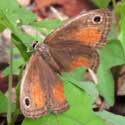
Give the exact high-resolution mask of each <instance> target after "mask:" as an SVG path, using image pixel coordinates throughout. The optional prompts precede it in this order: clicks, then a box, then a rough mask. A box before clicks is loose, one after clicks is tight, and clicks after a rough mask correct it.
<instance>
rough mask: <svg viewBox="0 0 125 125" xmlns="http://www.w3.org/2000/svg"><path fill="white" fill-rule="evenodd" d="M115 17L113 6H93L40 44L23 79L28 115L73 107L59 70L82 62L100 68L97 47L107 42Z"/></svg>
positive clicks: (22, 96)
mask: <svg viewBox="0 0 125 125" xmlns="http://www.w3.org/2000/svg"><path fill="white" fill-rule="evenodd" d="M111 20H112V16H111V12H110V11H109V10H107V9H97V10H93V11H90V12H87V13H85V14H81V15H79V16H77V17H75V18H73V19H71V20H70V21H69V22H67V23H66V24H64V25H63V26H62V27H60V28H58V29H56V30H55V31H54V32H53V33H51V34H50V35H49V36H48V37H47V38H46V39H45V41H44V44H36V46H35V48H36V52H35V53H33V55H32V56H31V58H30V59H29V62H28V65H27V66H26V70H25V72H24V75H23V78H22V83H21V91H20V107H21V111H22V112H23V114H24V116H25V117H28V118H38V117H40V116H44V115H47V114H48V113H49V112H53V113H55V114H56V113H61V112H64V111H65V110H67V109H68V108H69V105H68V102H67V100H66V97H65V95H64V86H63V82H62V81H61V80H60V78H59V76H58V74H61V72H62V71H68V72H69V71H73V70H74V69H76V68H78V67H81V66H86V67H87V68H91V69H92V70H94V71H96V69H97V67H98V65H99V55H98V52H97V49H98V48H100V47H103V46H104V44H105V43H106V37H107V35H108V32H109V30H110V26H111Z"/></svg>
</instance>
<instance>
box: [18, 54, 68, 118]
mask: <svg viewBox="0 0 125 125" xmlns="http://www.w3.org/2000/svg"><path fill="white" fill-rule="evenodd" d="M56 83H60V86H61V88H63V84H62V82H61V81H60V80H59V79H58V77H57V76H56V74H55V73H54V72H53V71H52V69H51V68H50V67H49V66H48V64H46V62H45V61H44V60H43V58H42V57H41V56H40V55H39V53H38V52H37V53H35V54H33V55H32V57H31V58H30V60H29V63H28V65H27V67H26V70H25V73H24V76H23V79H22V83H21V91H20V107H21V111H22V112H23V114H24V116H25V117H28V118H38V117H40V116H44V115H46V114H47V113H48V108H49V107H50V100H53V99H55V100H56V97H58V93H56V94H53V93H54V92H53V91H54V90H53V91H52V90H51V89H52V87H53V89H54V87H55V86H56ZM49 84H52V85H51V86H52V87H50V85H49ZM53 85H54V86H53ZM55 91H56V88H55ZM51 93H52V94H51ZM60 94H61V95H62V101H61V102H59V109H58V110H60V109H63V111H64V110H65V109H67V108H66V107H67V106H68V104H67V102H66V98H65V96H64V91H61V92H60ZM51 95H54V96H53V99H51ZM60 98H61V97H60ZM57 101H58V98H57ZM57 104H58V102H57ZM63 105H65V107H64V106H63ZM61 106H63V107H61ZM60 107H61V108H60Z"/></svg>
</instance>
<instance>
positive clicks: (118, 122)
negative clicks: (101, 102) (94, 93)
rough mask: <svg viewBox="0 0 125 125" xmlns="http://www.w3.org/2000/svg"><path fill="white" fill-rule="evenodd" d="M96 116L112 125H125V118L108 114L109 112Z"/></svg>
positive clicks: (99, 113) (98, 113)
mask: <svg viewBox="0 0 125 125" xmlns="http://www.w3.org/2000/svg"><path fill="white" fill-rule="evenodd" d="M96 114H97V115H98V116H100V117H102V118H103V119H104V120H106V121H107V122H109V123H112V124H113V125H125V117H124V116H120V115H116V114H112V113H110V112H107V111H103V112H97V113H96ZM112 124H108V125H112Z"/></svg>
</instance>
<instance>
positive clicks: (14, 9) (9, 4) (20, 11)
mask: <svg viewBox="0 0 125 125" xmlns="http://www.w3.org/2000/svg"><path fill="white" fill-rule="evenodd" d="M0 8H1V9H2V10H3V11H4V12H5V13H6V16H7V17H8V18H9V20H10V21H11V22H14V23H15V24H16V23H17V20H20V21H21V23H25V24H28V23H31V22H33V21H34V20H35V19H36V16H35V15H34V14H33V13H32V12H31V11H29V10H27V9H25V8H23V7H21V6H19V5H18V4H17V2H16V0H0Z"/></svg>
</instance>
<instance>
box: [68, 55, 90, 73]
mask: <svg viewBox="0 0 125 125" xmlns="http://www.w3.org/2000/svg"><path fill="white" fill-rule="evenodd" d="M81 66H86V67H90V66H91V61H90V60H88V59H87V58H85V57H78V58H76V59H75V60H73V62H72V63H71V64H70V67H69V70H70V71H72V70H74V69H76V68H78V67H81Z"/></svg>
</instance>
